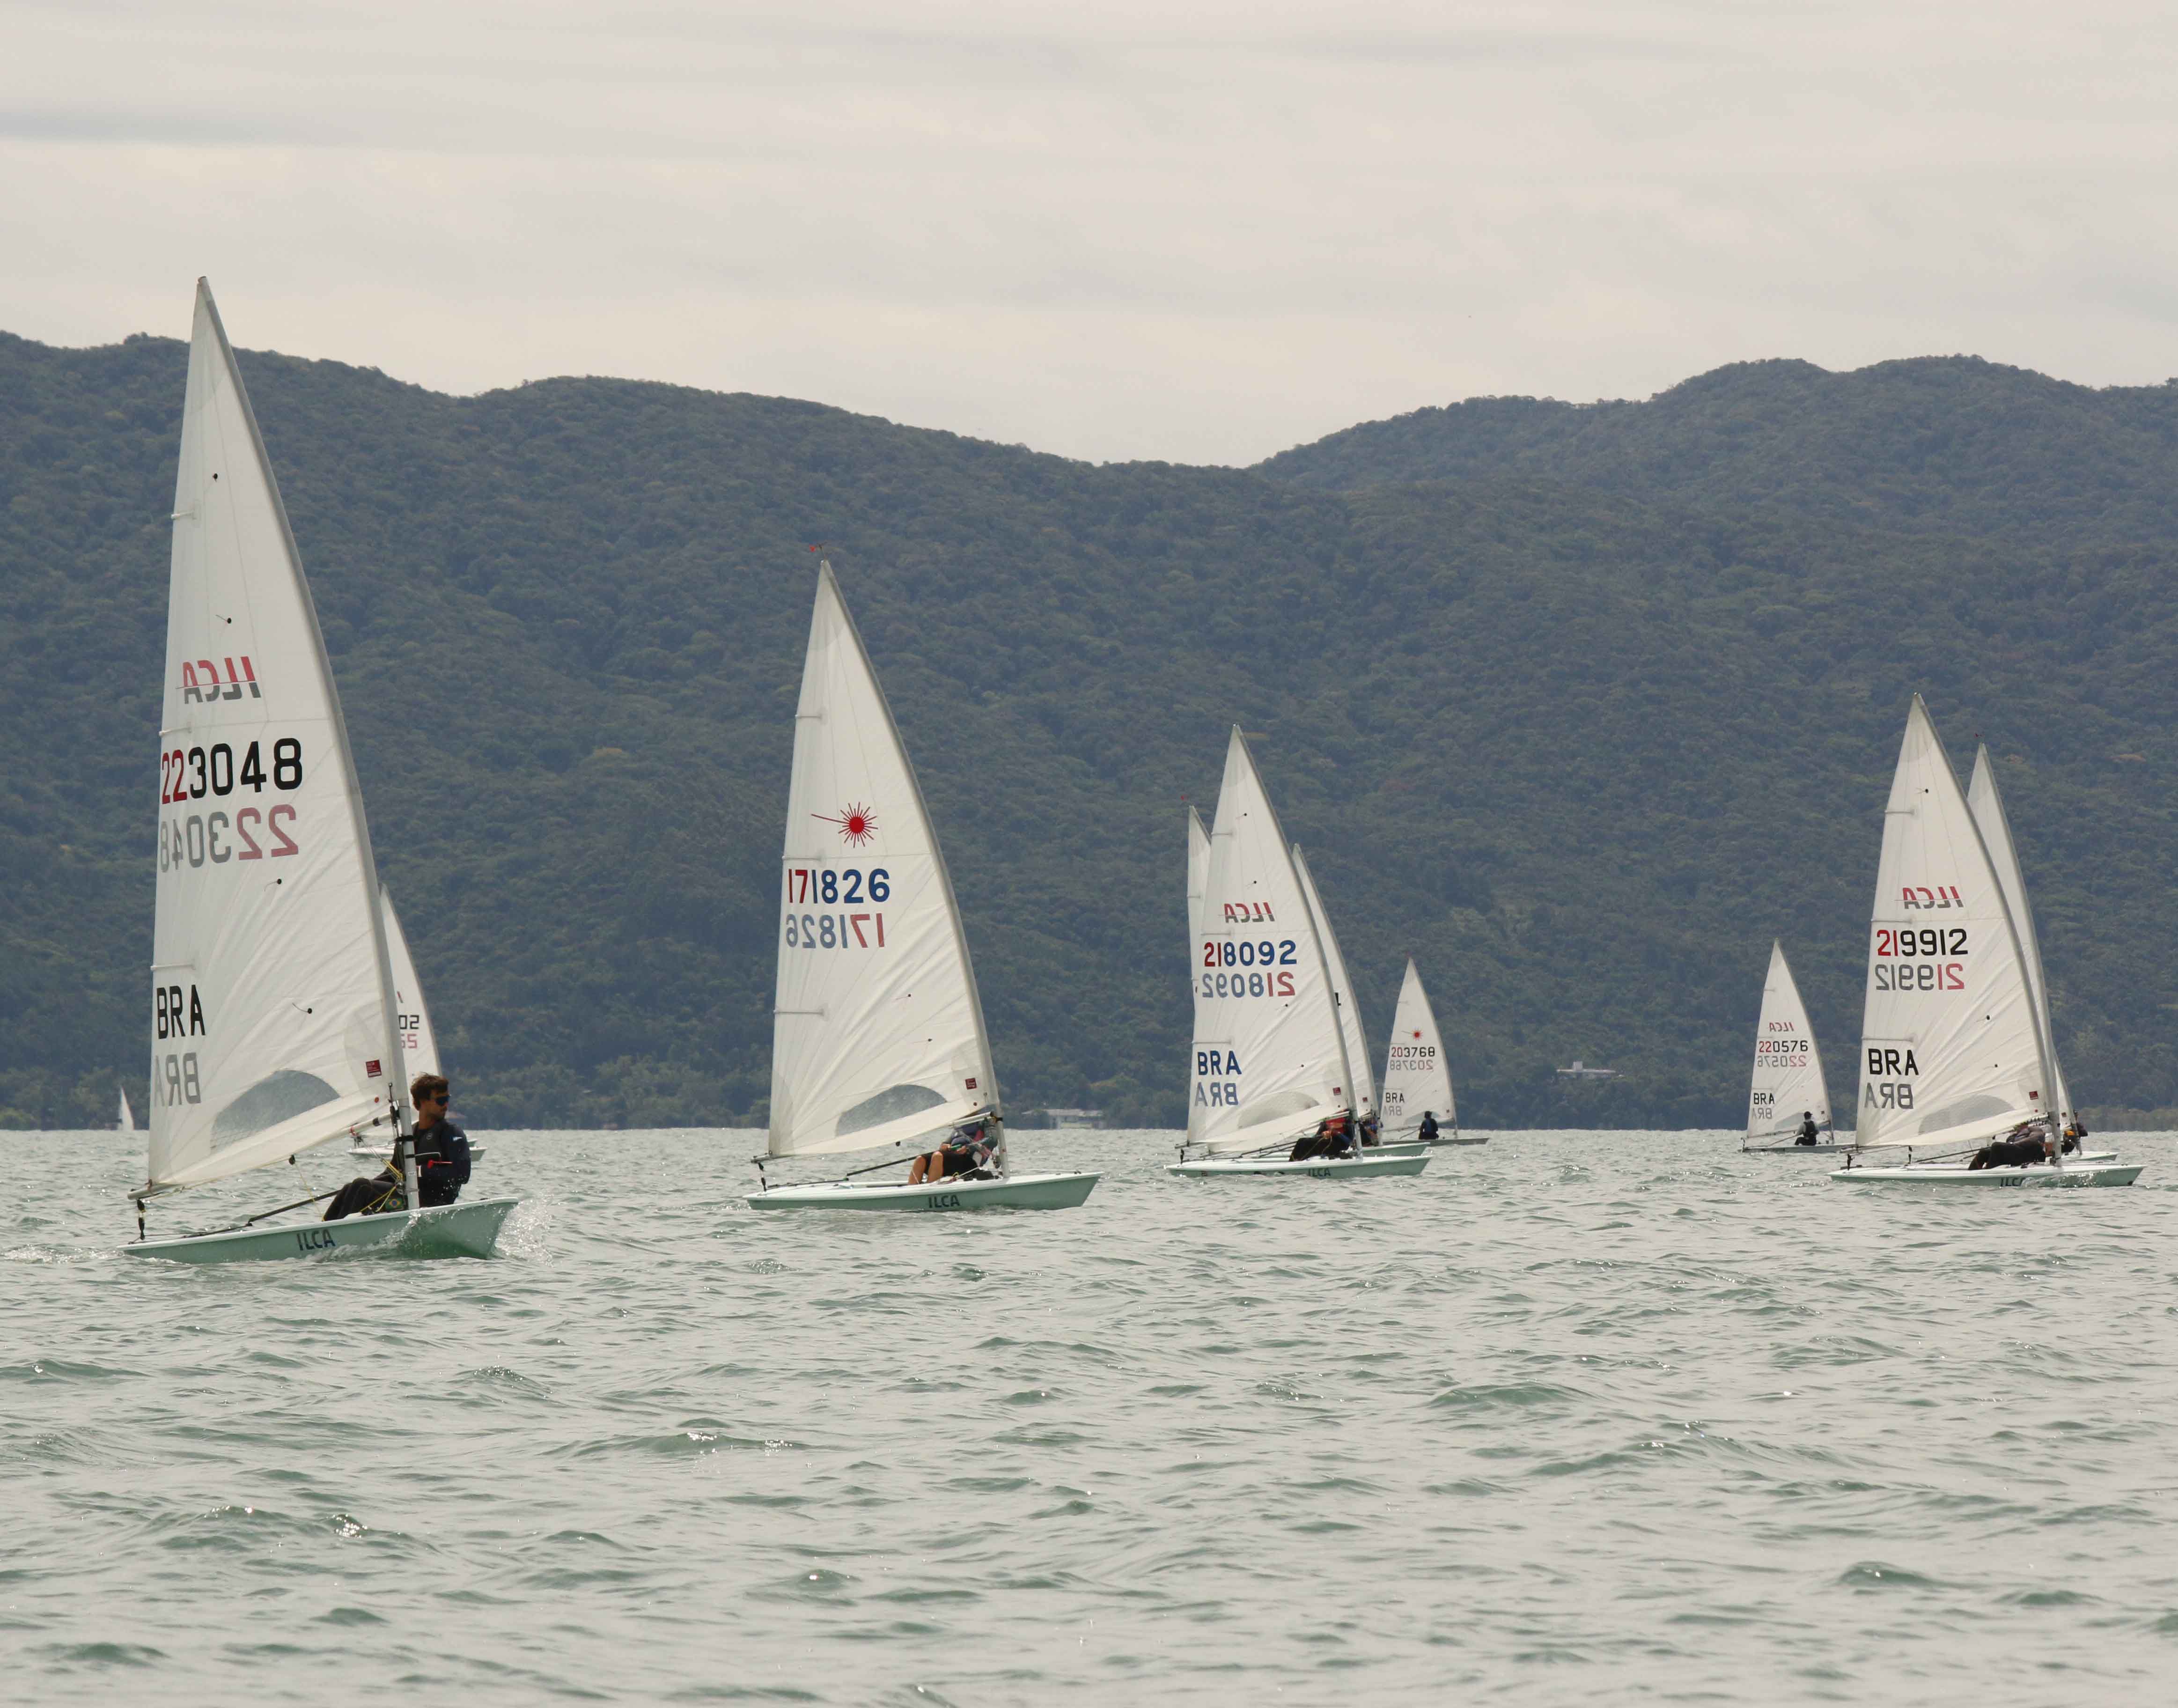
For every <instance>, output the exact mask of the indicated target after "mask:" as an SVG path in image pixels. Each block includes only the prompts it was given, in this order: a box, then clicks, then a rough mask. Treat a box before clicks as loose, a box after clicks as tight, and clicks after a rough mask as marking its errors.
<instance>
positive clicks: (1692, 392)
mask: <svg viewBox="0 0 2178 1708" xmlns="http://www.w3.org/2000/svg"><path fill="white" fill-rule="evenodd" d="M1260 467H1261V470H1262V472H1263V473H1265V474H1270V475H1272V476H1274V477H1276V478H1278V479H1284V480H1291V481H1294V482H1295V483H1297V484H1301V485H1305V486H1311V487H1316V488H1319V489H1323V490H1351V489H1354V488H1356V487H1361V486H1376V485H1384V484H1393V483H1398V482H1413V481H1432V480H1459V481H1474V480H1490V479H1506V478H1508V477H1512V478H1526V479H1545V480H1556V481H1565V482H1568V483H1571V484H1577V485H1581V486H1586V487H1590V488H1592V489H1594V490H1598V491H1604V492H1616V493H1622V494H1624V495H1627V496H1629V497H1633V498H1639V499H1644V500H1649V501H1655V500H1665V501H1674V502H1680V503H1693V504H1699V505H1702V506H1714V507H1721V508H1725V509H1731V510H1737V509H1743V508H1744V507H1746V506H1749V505H1757V504H1766V505H1774V506H1779V507H1781V508H1789V509H1792V510H1795V511H1798V512H1803V513H1805V514H1806V515H1808V516H1809V517H1820V518H1821V519H1824V520H1826V521H1836V522H1844V523H1858V524H1864V525H1873V526H1877V527H1881V528H1896V529H1907V530H1913V531H1916V532H1934V533H1946V534H2003V535H2006V536H2009V537H2011V538H2014V539H2019V540H2021V541H2022V542H2032V543H2034V544H2038V545H2045V546H2053V547H2060V548H2069V547H2071V546H2073V545H2077V544H2079V543H2081V542H2082V541H2093V542H2096V543H2098V544H2113V543H2116V542H2119V541H2144V540H2164V541H2167V540H2170V539H2178V380H2171V381H2170V382H2169V383H2167V384H2165V385H2162V386H2134V387H2115V388H2112V389H2110V390H2107V391H2095V390H2093V389H2091V388H2089V387H2088V386H2072V385H2067V384H2066V383H2065V382H2064V381H2063V380H2052V379H2049V378H2048V377H2046V376H2045V375H2040V374H2034V373H2030V372H2028V371H2027V370H2024V369H2020V368H2004V367H1999V366H1997V365H1996V364H1994V363H1989V362H1984V361H1980V360H1978V359H1974V358H1972V357H1965V356H1953V357H1943V358H1937V357H1928V358H1923V359H1917V360H1913V361H1904V362H1884V363H1880V364H1877V365H1876V366H1874V367H1872V368H1863V369H1860V370H1858V371H1857V372H1854V373H1850V374H1832V373H1827V372H1825V370H1822V369H1820V368H1818V367H1816V366H1814V364H1812V363H1809V362H1741V363H1735V364H1732V366H1730V367H1726V368H1719V369H1717V370H1715V371H1714V372H1712V373H1708V374H1704V375H1700V376H1699V377H1698V378H1696V379H1692V380H1687V381H1686V382H1685V383H1683V385H1678V386H1673V387H1672V389H1671V390H1670V391H1666V392H1664V393H1662V394H1661V395H1660V396H1658V397H1652V398H1650V399H1649V400H1648V401H1647V402H1639V403H1636V402H1596V403H1589V404H1573V403H1561V402H1555V401H1553V400H1551V399H1549V398H1538V397H1473V398H1469V400H1468V401H1467V402H1464V403H1453V404H1451V405H1449V406H1447V407H1446V408H1437V409H1417V410H1415V412H1414V413H1411V414H1407V415H1401V416H1398V417H1396V418H1395V419H1392V420H1389V421H1371V422H1365V423H1364V424H1362V425H1360V426H1358V427H1349V428H1348V429H1347V430H1345V431H1344V432H1343V433H1334V434H1333V435H1331V436H1330V437H1328V438H1327V439H1320V440H1318V441H1316V443H1314V444H1312V445H1304V446H1299V447H1298V448H1296V449H1294V450H1292V451H1288V452H1283V453H1281V454H1280V455H1278V456H1277V457H1272V458H1270V459H1269V460H1268V461H1267V462H1266V463H1262V464H1261V465H1260Z"/></svg>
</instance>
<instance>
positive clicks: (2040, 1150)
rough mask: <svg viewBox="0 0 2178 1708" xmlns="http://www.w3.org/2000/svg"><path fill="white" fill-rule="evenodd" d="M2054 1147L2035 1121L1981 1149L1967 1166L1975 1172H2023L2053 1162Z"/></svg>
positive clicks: (2028, 1122) (2017, 1127)
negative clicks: (1984, 1170) (2006, 1170)
mask: <svg viewBox="0 0 2178 1708" xmlns="http://www.w3.org/2000/svg"><path fill="white" fill-rule="evenodd" d="M2056 1154H2057V1153H2056V1147H2055V1146H2054V1145H2052V1144H2051V1143H2050V1141H2049V1137H2048V1136H2047V1135H2046V1134H2045V1133H2044V1131H2043V1130H2042V1126H2041V1124H2040V1123H2039V1122H2038V1121H2022V1122H2021V1123H2020V1124H2019V1125H2017V1126H2016V1127H2014V1128H2013V1129H2012V1130H2011V1131H2010V1132H2008V1133H2006V1135H2005V1136H2003V1137H2002V1138H2000V1139H1997V1140H1995V1141H1992V1142H1991V1143H1989V1144H1986V1145H1984V1146H1983V1147H1981V1148H1980V1149H1979V1150H1978V1151H1976V1152H1974V1158H1973V1161H1972V1162H1971V1163H1967V1169H1969V1170H1972V1169H2023V1168H2028V1167H2031V1166H2032V1165H2033V1164H2034V1163H2049V1162H2055V1160H2056Z"/></svg>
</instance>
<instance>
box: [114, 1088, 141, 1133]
mask: <svg viewBox="0 0 2178 1708" xmlns="http://www.w3.org/2000/svg"><path fill="white" fill-rule="evenodd" d="M113 1130H114V1131H116V1132H118V1133H133V1132H134V1131H135V1130H136V1111H135V1110H134V1109H130V1108H129V1090H128V1087H125V1086H124V1087H122V1090H121V1119H120V1120H118V1121H116V1122H115V1123H114V1124H113Z"/></svg>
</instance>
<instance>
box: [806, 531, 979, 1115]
mask: <svg viewBox="0 0 2178 1708" xmlns="http://www.w3.org/2000/svg"><path fill="white" fill-rule="evenodd" d="M781 865H782V870H781V882H782V884H783V885H784V888H783V890H782V893H781V897H780V942H779V985H778V1006H777V1008H776V1009H775V1010H774V1020H773V1022H772V1043H771V1135H770V1149H771V1154H772V1155H773V1156H774V1157H791V1156H809V1155H814V1154H818V1153H820V1152H834V1151H856V1150H864V1149H868V1148H871V1147H876V1146H878V1145H887V1144H893V1143H896V1142H900V1141H906V1140H911V1139H919V1138H922V1137H923V1136H926V1135H928V1134H931V1133H934V1132H938V1131H940V1130H943V1129H944V1128H946V1127H948V1126H950V1125H953V1124H954V1123H955V1122H958V1121H960V1120H966V1118H967V1117H969V1116H970V1115H972V1114H976V1113H977V1111H978V1110H982V1109H997V1108H998V1105H999V1087H998V1079H997V1076H996V1075H995V1074H993V1071H992V1068H991V1046H990V1038H989V1035H988V1032H987V1031H986V1029H985V1027H984V1025H983V1005H982V998H981V997H980V996H978V995H977V991H976V972H975V968H974V966H972V965H971V963H970V961H969V958H968V945H967V941H966V938H965V937H964V936H963V935H962V933H961V929H960V908H959V907H958V906H957V905H956V904H955V901H954V899H953V881H952V879H951V878H950V877H949V876H948V875H947V873H946V870H945V859H944V855H943V854H941V853H940V852H939V848H938V837H937V835H936V833H935V832H934V831H933V829H931V824H930V815H929V813H928V809H926V807H924V805H923V801H922V790H921V789H920V788H918V787H917V785H916V780H915V771H914V769H913V767H911V765H910V764H908V759H907V750H906V748H905V747H902V746H901V745H900V731H899V730H898V729H897V728H896V727H895V725H894V723H893V719H892V712H891V709H889V707H888V706H887V705H886V703H885V698H884V690H883V689H882V688H881V687H878V679H877V675H876V672H875V671H873V670H872V669H871V668H870V660H869V654H868V653H867V651H865V650H864V649H863V646H862V636H861V635H860V634H859V633H857V632H856V628H855V624H854V619H853V618H852V617H851V616H848V614H847V607H846V605H845V603H844V602H843V601H842V600H841V599H840V588H839V583H837V581H835V579H834V578H833V575H832V568H831V566H830V565H829V564H824V565H823V566H821V567H819V569H818V573H817V608H816V612H815V615H814V616H813V617H812V619H811V621H810V625H809V653H808V658H807V662H806V663H805V664H804V665H803V667H802V700H801V704H800V706H799V708H798V709H797V710H796V713H795V725H794V775H793V780H792V781H791V783H790V784H789V786H788V789H787V800H786V846H785V857H784V860H783V861H782V862H781Z"/></svg>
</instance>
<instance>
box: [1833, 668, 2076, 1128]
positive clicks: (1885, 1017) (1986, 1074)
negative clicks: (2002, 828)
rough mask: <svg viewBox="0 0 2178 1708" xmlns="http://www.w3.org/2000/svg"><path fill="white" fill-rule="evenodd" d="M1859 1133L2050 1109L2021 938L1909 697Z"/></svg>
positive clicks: (1881, 878) (1873, 935) (1872, 969)
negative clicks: (1910, 706)
mask: <svg viewBox="0 0 2178 1708" xmlns="http://www.w3.org/2000/svg"><path fill="white" fill-rule="evenodd" d="M1869 930H1870V941H1869V959H1868V988H1867V994H1866V998H1865V1002H1864V1005H1863V1013H1862V1021H1861V1063H1860V1087H1859V1102H1858V1111H1857V1114H1856V1120H1855V1143H1856V1144H1857V1145H1858V1146H1859V1147H1863V1148H1865V1147H1870V1146H1875V1145H1916V1146H1924V1147H1931V1148H1933V1147H1939V1146H1942V1145H1954V1146H1956V1145H1964V1144H1968V1143H1973V1142H1975V1141H1978V1140H1980V1139H1983V1138H1986V1137H1988V1136H1989V1135H1990V1134H1992V1133H1998V1132H2002V1131H2004V1130H2006V1129H2007V1128H2010V1127H2011V1126H2015V1125H2017V1124H2019V1123H2020V1122H2022V1121H2028V1120H2038V1119H2039V1118H2040V1117H2042V1116H2044V1115H2045V1114H2051V1113H2053V1109H2052V1102H2053V1099H2052V1098H2051V1097H2050V1095H2049V1092H2050V1089H2051V1086H2050V1075H2049V1058H2048V1054H2047V1050H2046V1040H2045V1038H2044V1033H2043V1030H2042V1026H2041V1023H2040V1017H2039V1015H2038V1010H2037V1006H2036V1004H2035V1000H2034V997H2033V989H2032V987H2031V984H2030V983H2029V979H2028V971H2027V961H2026V955H2025V951H2024V947H2023V944H2022V941H2021V939H2020V936H2019V933H2018V932H2017V929H2016V928H2015V926H2014V923H2013V920H2012V917H2011V909H2010V907H2009V906H2008V905H2007V904H2006V900H2005V895H2004V890H2003V886H2002V884H2000V881H1999V879H1998V877H1997V873H1996V870H1995V865H1994V863H1993V862H1992V861H1991V859H1990V856H1989V849H1988V846H1987V844H1986V842H1985V841H1984V838H1983V836H1982V833H1981V830H1980V828H1979V826H1978V824H1977V823H1976V821H1975V818H1974V814H1973V811H1972V809H1971V808H1970V807H1968V805H1967V798H1966V795H1965V793H1964V791H1962V790H1961V789H1960V787H1959V782H1958V778H1957V776H1956V774H1954V773H1953V771H1952V769H1951V761H1950V759H1949V758H1947V757H1946V756H1945V753H1944V749H1943V743H1942V742H1941V741H1940V740H1939V738H1938V737H1937V735H1936V729H1935V725H1934V722H1933V721H1932V720H1930V719H1929V713H1928V709H1927V708H1926V707H1925V706H1924V704H1923V703H1921V699H1920V697H1919V696H1918V694H1917V695H1916V696H1914V699H1913V706H1912V709H1910V710H1909V712H1908V713H1907V720H1906V734H1905V737H1904V739H1903V741H1902V743H1901V745H1900V748H1899V756H1898V769H1897V771H1896V775H1894V777H1893V778H1892V780H1891V798H1890V801H1889V802H1888V804H1887V805H1886V807H1885V812H1884V823H1883V852H1882V856H1881V858H1880V862H1879V865H1878V868H1877V877H1876V889H1875V905H1874V913H1873V917H1872V919H1871V921H1870V925H1869Z"/></svg>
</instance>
